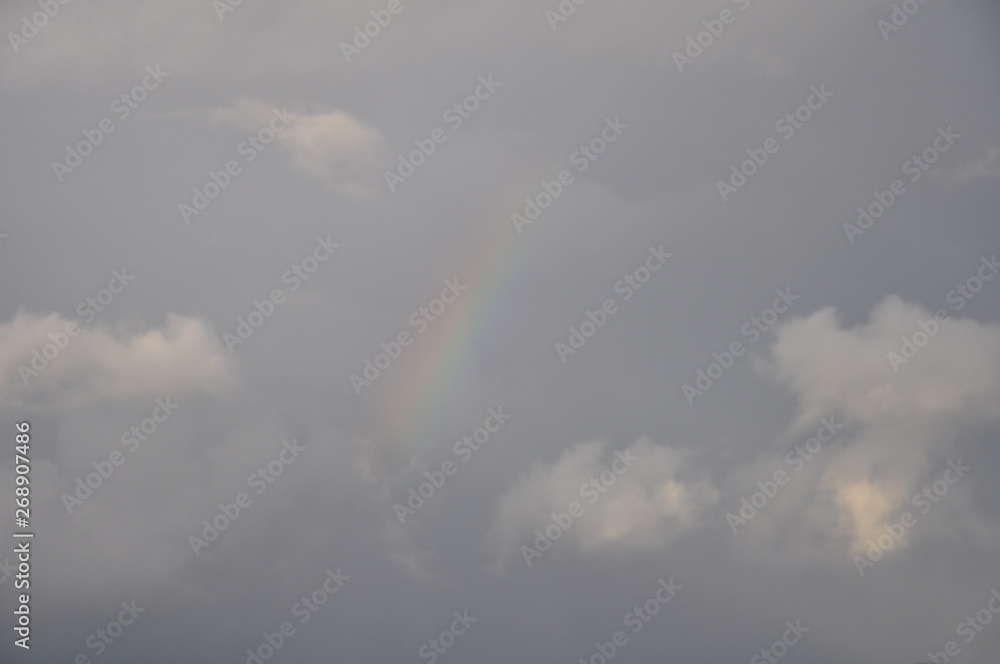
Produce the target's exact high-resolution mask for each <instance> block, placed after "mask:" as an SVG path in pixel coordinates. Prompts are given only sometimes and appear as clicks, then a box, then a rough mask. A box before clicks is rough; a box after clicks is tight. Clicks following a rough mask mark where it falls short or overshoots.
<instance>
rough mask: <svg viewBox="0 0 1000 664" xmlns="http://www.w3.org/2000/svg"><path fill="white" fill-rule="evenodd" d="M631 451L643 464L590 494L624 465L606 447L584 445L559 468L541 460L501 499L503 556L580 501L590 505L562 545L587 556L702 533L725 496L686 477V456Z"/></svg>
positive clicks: (640, 446)
mask: <svg viewBox="0 0 1000 664" xmlns="http://www.w3.org/2000/svg"><path fill="white" fill-rule="evenodd" d="M628 451H629V452H630V453H631V454H632V455H633V456H636V457H638V459H639V460H638V461H633V462H632V466H631V467H630V468H628V469H626V470H624V472H622V473H621V474H620V475H616V479H615V481H614V483H613V484H611V485H610V488H608V489H607V490H606V492H605V493H603V494H597V493H591V494H590V495H589V496H586V495H583V494H581V489H582V488H583V487H584V486H585V485H587V484H588V482H589V481H590V480H591V478H598V476H599V475H601V473H602V471H607V470H608V469H609V468H610V467H611V464H612V462H614V461H615V460H616V456H615V454H614V453H612V452H610V451H606V449H605V445H604V444H603V443H601V442H589V443H578V444H577V445H574V446H573V447H571V448H570V449H568V450H566V451H565V452H564V453H563V454H562V455H561V456H560V457H559V459H557V460H556V461H555V462H554V463H553V464H551V465H544V464H542V463H535V464H534V465H533V466H532V467H531V469H530V470H529V471H528V473H527V474H526V475H524V476H523V477H521V478H520V480H518V481H517V482H516V483H515V484H514V485H513V486H512V487H511V488H510V489H508V490H507V492H506V493H504V495H503V496H501V497H500V499H499V500H498V502H497V507H496V515H495V518H494V524H493V528H492V531H491V538H492V539H493V541H494V542H495V544H496V545H497V547H498V548H497V550H498V557H499V559H500V560H501V561H502V560H503V559H505V558H506V557H507V556H508V555H510V553H511V552H512V551H514V550H519V549H520V545H521V544H523V543H530V541H531V539H532V538H531V533H533V532H534V529H536V528H543V529H544V528H545V526H546V525H548V524H549V523H551V522H550V520H549V519H550V516H549V515H550V514H551V513H553V512H559V513H562V512H566V511H567V509H568V507H569V505H570V504H571V503H573V502H577V503H579V504H580V505H581V506H582V509H583V515H582V516H580V517H579V518H578V519H577V520H575V521H574V523H573V525H572V526H570V528H569V529H568V531H567V532H566V533H565V534H564V535H562V536H561V537H560V539H559V543H560V545H563V546H566V544H564V540H569V541H570V542H573V543H574V544H575V545H576V546H577V547H578V548H579V549H580V550H583V551H587V552H596V551H598V550H602V549H605V548H609V547H617V548H625V549H652V548H661V547H663V546H665V545H667V544H668V543H669V542H670V541H671V540H673V539H674V538H675V537H677V536H678V535H680V534H681V533H683V532H686V531H688V530H690V529H692V528H694V527H695V526H696V525H697V524H698V522H699V517H700V516H701V514H702V513H703V512H704V510H705V509H706V508H707V507H708V506H710V505H712V504H714V503H715V502H716V500H717V498H718V494H717V493H716V491H715V490H714V489H713V488H712V487H711V485H710V484H709V483H708V482H707V481H703V480H691V479H682V478H681V470H682V468H683V466H684V462H685V459H686V455H685V453H684V452H682V451H680V450H677V449H674V448H670V447H664V446H660V445H656V444H654V443H653V442H652V441H651V440H649V439H648V438H640V439H639V440H638V441H637V442H636V443H635V444H633V445H630V446H628ZM622 452H624V449H623V450H622ZM622 465H623V464H620V463H619V464H618V467H619V468H621V467H622ZM591 496H593V497H591Z"/></svg>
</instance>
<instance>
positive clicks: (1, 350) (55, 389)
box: [0, 311, 235, 409]
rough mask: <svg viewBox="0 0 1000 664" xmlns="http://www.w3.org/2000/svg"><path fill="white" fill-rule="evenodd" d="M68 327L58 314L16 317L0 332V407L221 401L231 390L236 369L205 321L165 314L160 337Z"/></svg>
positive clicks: (155, 332)
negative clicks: (196, 398) (194, 398)
mask: <svg viewBox="0 0 1000 664" xmlns="http://www.w3.org/2000/svg"><path fill="white" fill-rule="evenodd" d="M71 323H72V321H70V320H67V319H64V318H62V317H61V316H60V315H59V314H55V313H53V314H49V315H47V316H38V315H35V314H32V313H28V312H24V311H21V312H18V314H17V315H16V316H15V317H14V319H13V320H11V321H10V322H9V323H3V324H0V375H2V376H3V378H2V379H0V404H2V405H5V406H9V405H16V406H18V407H31V408H47V409H53V408H73V407H79V406H84V405H87V404H91V403H96V402H101V401H125V400H129V399H136V398H143V399H144V398H148V397H156V396H164V395H175V396H180V395H182V394H185V393H190V392H199V393H203V394H213V395H221V394H224V393H225V392H226V391H227V390H229V389H230V388H231V387H232V386H233V385H234V382H235V375H234V371H235V364H234V363H233V361H232V359H231V358H230V357H229V355H228V353H226V351H225V349H224V348H223V347H222V344H221V343H220V342H219V340H218V339H217V338H216V336H215V334H214V333H213V331H212V329H211V327H210V326H209V325H208V324H207V323H206V322H204V321H201V320H198V319H196V318H190V317H185V316H178V315H175V314H169V315H168V316H167V320H166V327H164V328H163V329H160V330H155V329H154V330H149V331H146V332H143V333H137V334H129V333H126V332H124V331H123V330H122V329H118V330H112V329H110V328H108V327H87V326H84V327H77V328H75V331H76V334H75V335H73V336H70V335H68V334H67V333H66V330H67V325H70V324H71ZM70 329H71V330H73V329H74V328H70ZM60 345H61V346H63V348H62V349H61V350H59V346H60ZM49 357H51V359H47V358H49Z"/></svg>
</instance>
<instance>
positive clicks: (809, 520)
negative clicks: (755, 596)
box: [737, 296, 1000, 553]
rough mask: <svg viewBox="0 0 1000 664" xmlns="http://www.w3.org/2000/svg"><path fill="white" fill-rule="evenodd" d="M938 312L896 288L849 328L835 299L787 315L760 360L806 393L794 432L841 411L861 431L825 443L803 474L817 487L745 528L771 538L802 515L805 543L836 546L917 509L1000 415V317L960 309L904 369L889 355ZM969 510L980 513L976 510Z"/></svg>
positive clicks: (851, 546) (858, 542) (851, 544)
mask: <svg viewBox="0 0 1000 664" xmlns="http://www.w3.org/2000/svg"><path fill="white" fill-rule="evenodd" d="M932 318H933V313H932V312H929V311H927V310H925V309H923V308H922V307H920V306H918V305H913V304H907V303H905V302H903V301H902V300H901V299H900V298H899V297H897V296H889V297H887V298H885V299H884V300H883V301H882V302H881V303H879V304H878V305H876V306H875V307H874V308H873V310H872V312H871V315H870V318H869V321H868V322H867V323H864V324H859V325H856V326H854V327H852V328H849V329H844V328H842V327H841V326H840V322H839V320H838V317H837V314H836V312H835V311H834V310H833V309H832V308H826V309H822V310H820V311H817V312H816V313H814V314H812V315H811V316H808V317H805V318H798V319H794V320H792V321H789V322H787V323H785V324H783V325H781V326H779V328H778V329H777V339H776V341H775V343H774V345H773V347H772V349H771V358H770V360H769V361H767V362H765V363H761V364H759V365H758V368H759V369H761V370H762V371H763V372H764V373H766V374H768V375H770V376H771V377H772V378H774V379H775V380H776V381H777V382H778V383H781V384H784V385H786V386H788V387H789V388H791V389H792V391H793V392H794V393H795V396H796V398H797V399H798V401H799V417H798V418H797V421H796V423H795V424H794V425H793V426H792V427H791V435H792V437H794V436H795V435H796V434H798V433H801V432H803V431H806V430H807V427H808V426H809V425H810V424H812V423H814V422H816V421H818V420H819V418H820V417H822V416H824V415H829V414H831V413H838V414H841V415H842V416H843V417H845V418H846V421H847V424H848V426H849V427H850V428H851V429H852V432H853V433H852V434H851V436H850V440H845V439H846V438H848V436H846V435H845V436H842V438H840V439H838V441H837V443H836V444H835V445H833V446H832V447H833V449H829V450H825V451H823V452H822V453H821V454H822V457H821V459H820V460H819V461H818V462H816V463H814V465H813V466H812V467H810V469H809V470H808V471H806V474H807V475H810V476H811V482H810V481H808V480H805V481H804V480H801V479H800V480H799V481H800V482H802V483H803V484H809V486H808V487H803V486H801V485H800V486H798V487H796V488H794V489H790V490H789V493H794V494H795V499H794V500H788V501H784V502H779V503H778V504H775V505H768V506H767V508H766V509H765V510H762V514H761V515H760V516H759V517H757V518H756V519H755V521H754V524H753V526H751V527H748V528H746V531H747V532H748V533H754V532H755V533H756V534H755V535H752V537H753V538H754V539H756V538H758V537H762V538H768V539H771V538H773V536H774V532H775V531H774V529H775V528H779V527H780V526H781V525H785V526H789V525H791V524H793V523H794V524H795V527H796V532H797V533H798V538H799V539H801V543H805V542H806V541H808V540H812V541H813V542H822V543H823V544H821V545H820V548H826V547H828V546H829V545H831V544H834V543H836V542H839V543H840V544H839V545H835V546H834V549H837V550H841V551H842V550H843V548H844V547H846V548H847V549H848V550H850V551H851V552H852V553H856V552H859V551H863V550H864V549H865V548H867V541H868V539H869V538H873V537H877V536H878V535H880V534H882V533H883V532H884V530H883V529H882V524H883V523H888V522H890V521H892V520H894V519H897V518H898V517H899V515H900V514H901V513H902V512H903V511H906V510H907V509H909V510H910V511H915V510H914V508H913V506H912V505H909V503H910V499H911V497H912V495H913V494H914V493H915V492H917V491H919V490H920V489H921V488H922V487H923V486H924V485H925V484H926V483H927V482H928V481H929V479H930V480H933V479H937V477H936V476H937V475H938V474H940V472H942V471H943V469H944V467H945V466H944V463H945V461H944V460H945V459H947V458H948V457H949V456H950V455H952V454H953V453H954V452H955V444H956V440H957V439H958V437H959V436H960V434H961V433H962V432H963V431H967V430H969V428H970V427H976V426H977V425H982V424H984V423H987V422H990V421H995V420H996V419H997V418H998V417H1000V399H998V397H1000V325H997V324H982V323H979V322H977V321H975V320H971V319H967V318H964V319H963V318H951V319H950V322H948V323H947V324H945V325H943V326H941V329H940V331H939V332H938V334H937V335H936V336H935V337H934V338H932V339H930V341H929V343H927V344H926V345H925V346H924V347H923V348H921V349H920V350H919V352H918V353H917V355H916V356H915V357H914V358H913V359H912V360H910V361H909V363H908V364H906V365H903V366H901V367H900V371H899V373H898V374H897V373H894V372H893V370H892V368H891V365H890V363H889V361H888V359H887V354H888V353H889V352H894V353H899V352H900V345H901V343H902V337H904V336H905V337H907V338H912V337H913V333H914V331H916V330H918V329H920V328H919V327H918V323H919V321H927V320H930V319H932ZM779 458H780V457H779ZM967 461H968V459H967ZM939 466H940V467H939ZM764 467H771V470H770V472H773V470H774V468H775V467H782V466H781V465H780V462H779V461H778V460H777V459H772V460H770V462H769V463H766V464H762V465H761V468H764ZM761 472H763V471H761ZM740 474H741V475H743V474H745V473H744V472H743V471H741V472H740ZM768 476H769V475H767V474H761V475H760V478H759V479H765V478H766V477H768ZM963 481H964V482H968V483H970V484H971V482H973V481H974V480H963ZM803 488H806V489H808V490H805V491H804V490H803ZM737 495H738V494H737ZM792 503H794V504H792ZM960 506H961V507H967V503H966V502H965V501H964V500H960V499H949V501H948V504H947V505H945V506H944V507H941V508H935V511H936V513H937V514H938V515H940V516H939V517H936V518H940V517H941V516H943V515H945V514H947V513H951V512H953V511H954V510H955V509H956V508H958V507H960ZM959 517H960V518H962V519H967V520H970V523H972V522H977V517H976V515H975V514H972V513H969V512H965V513H964V514H961V515H959ZM929 520H933V518H932V517H930V516H928V517H924V524H923V525H922V526H919V525H918V529H919V531H920V532H923V533H928V532H930V531H931V530H932V529H933V528H932V527H930V526H928V525H927V521H929ZM762 521H764V522H769V523H768V524H766V525H765V524H762V523H761V522H762ZM953 523H954V521H953ZM977 523H978V522H977ZM977 527H978V528H979V529H980V530H982V528H983V527H984V526H982V524H979V525H978V526H977ZM816 535H818V536H819V537H818V538H816V537H814V536H816ZM757 541H758V542H761V541H762V540H759V539H758V540H757ZM909 542H910V539H906V540H905V541H904V542H903V543H902V544H900V546H898V547H896V548H895V549H894V551H899V550H902V549H903V548H905V547H906V546H907V545H908V544H909ZM797 551H799V552H800V553H801V552H802V551H801V549H797Z"/></svg>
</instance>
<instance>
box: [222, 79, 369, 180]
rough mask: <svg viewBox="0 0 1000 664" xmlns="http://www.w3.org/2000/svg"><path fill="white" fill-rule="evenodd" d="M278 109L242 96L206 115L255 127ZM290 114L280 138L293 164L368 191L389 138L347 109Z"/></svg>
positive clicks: (322, 177) (245, 127)
mask: <svg viewBox="0 0 1000 664" xmlns="http://www.w3.org/2000/svg"><path fill="white" fill-rule="evenodd" d="M274 108H275V105H274V104H269V103H267V102H265V101H262V100H259V99H252V98H248V97H240V98H239V99H237V100H236V103H235V104H234V105H233V106H231V107H220V108H214V109H212V110H210V111H208V117H209V118H210V119H211V120H212V121H213V122H221V123H226V124H230V125H233V126H235V127H239V128H240V129H241V130H244V131H251V132H255V131H257V130H258V129H260V128H262V127H265V126H267V123H268V121H269V118H271V117H272V116H273V112H274ZM291 115H292V117H293V118H294V119H293V120H292V122H291V124H290V125H289V126H288V127H286V128H285V129H284V130H283V131H281V133H279V134H277V141H278V144H279V145H281V146H283V147H284V148H285V149H286V150H288V151H289V152H290V153H291V161H292V166H294V167H295V168H296V169H298V170H300V171H302V172H303V173H305V174H306V175H308V176H310V177H313V178H316V179H319V180H324V181H326V183H327V184H329V185H330V186H332V187H334V188H335V189H338V190H340V191H342V192H344V193H353V194H360V193H364V192H365V191H366V187H365V186H363V185H362V184H361V183H362V182H363V181H364V180H366V179H367V178H366V176H369V175H371V174H373V173H375V167H376V166H377V162H378V156H379V153H380V151H381V150H382V148H383V147H384V142H385V141H384V139H383V137H382V134H381V133H379V131H378V130H376V129H374V128H372V127H368V126H366V125H364V124H362V123H361V122H360V121H358V120H357V119H355V118H354V117H353V116H351V115H350V114H348V113H345V112H343V111H338V110H329V109H320V110H318V111H316V112H314V113H291Z"/></svg>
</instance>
